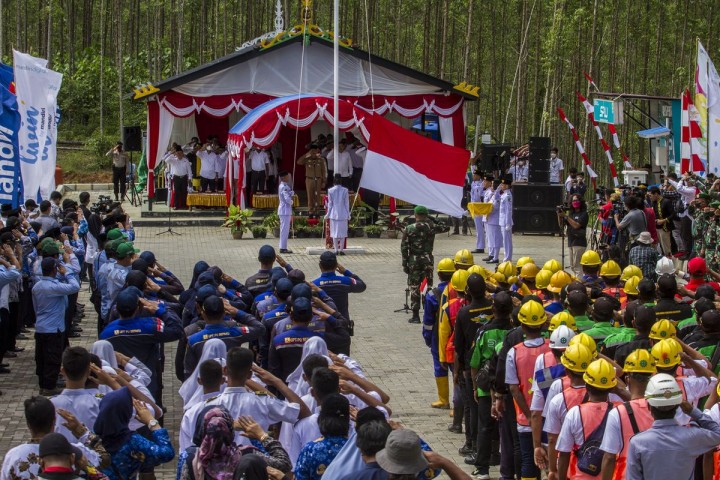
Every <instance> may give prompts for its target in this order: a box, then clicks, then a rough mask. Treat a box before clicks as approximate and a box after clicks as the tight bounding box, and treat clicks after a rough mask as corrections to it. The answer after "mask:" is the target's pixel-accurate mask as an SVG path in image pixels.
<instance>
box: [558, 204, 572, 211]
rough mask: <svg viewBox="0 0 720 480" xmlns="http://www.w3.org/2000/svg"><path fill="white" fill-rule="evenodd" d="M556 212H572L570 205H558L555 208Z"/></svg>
mask: <svg viewBox="0 0 720 480" xmlns="http://www.w3.org/2000/svg"><path fill="white" fill-rule="evenodd" d="M555 211H556V212H557V213H562V212H569V211H570V205H568V204H567V203H563V204H562V205H556V206H555Z"/></svg>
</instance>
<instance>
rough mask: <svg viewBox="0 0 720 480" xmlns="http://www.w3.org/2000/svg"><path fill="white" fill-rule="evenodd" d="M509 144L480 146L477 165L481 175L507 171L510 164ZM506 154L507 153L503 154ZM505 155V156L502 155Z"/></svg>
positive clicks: (485, 144) (484, 144)
mask: <svg viewBox="0 0 720 480" xmlns="http://www.w3.org/2000/svg"><path fill="white" fill-rule="evenodd" d="M511 148H512V147H511V146H510V144H506V143H497V144H487V143H483V144H482V145H480V160H479V161H478V164H479V166H480V169H481V170H482V171H483V173H487V174H490V173H492V172H494V171H496V170H507V167H508V165H509V162H510V149H511ZM505 152H507V153H505ZM503 153H505V155H503Z"/></svg>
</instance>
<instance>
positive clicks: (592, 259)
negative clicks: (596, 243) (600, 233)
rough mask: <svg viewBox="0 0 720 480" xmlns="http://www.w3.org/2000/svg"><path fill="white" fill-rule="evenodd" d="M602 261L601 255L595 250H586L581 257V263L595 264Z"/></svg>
mask: <svg viewBox="0 0 720 480" xmlns="http://www.w3.org/2000/svg"><path fill="white" fill-rule="evenodd" d="M601 263H602V262H601V261H600V255H598V253H597V252H596V251H595V250H586V251H585V253H583V254H582V257H580V265H587V266H593V265H600V264H601Z"/></svg>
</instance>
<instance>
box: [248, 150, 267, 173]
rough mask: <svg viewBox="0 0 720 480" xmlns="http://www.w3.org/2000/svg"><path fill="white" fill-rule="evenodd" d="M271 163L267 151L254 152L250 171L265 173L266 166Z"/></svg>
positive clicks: (251, 156)
mask: <svg viewBox="0 0 720 480" xmlns="http://www.w3.org/2000/svg"><path fill="white" fill-rule="evenodd" d="M268 163H270V157H269V156H268V154H267V152H266V151H265V150H259V151H258V150H253V151H252V152H250V169H251V170H252V171H253V172H264V171H265V165H267V164H268Z"/></svg>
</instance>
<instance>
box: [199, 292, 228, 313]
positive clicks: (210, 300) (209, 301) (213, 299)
mask: <svg viewBox="0 0 720 480" xmlns="http://www.w3.org/2000/svg"><path fill="white" fill-rule="evenodd" d="M202 307H203V310H205V313H207V314H208V315H210V316H211V317H213V316H215V315H220V314H221V313H223V312H224V311H225V305H224V304H223V301H222V300H220V297H218V296H217V295H210V296H209V297H207V298H206V299H205V301H204V302H203V304H202Z"/></svg>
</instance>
